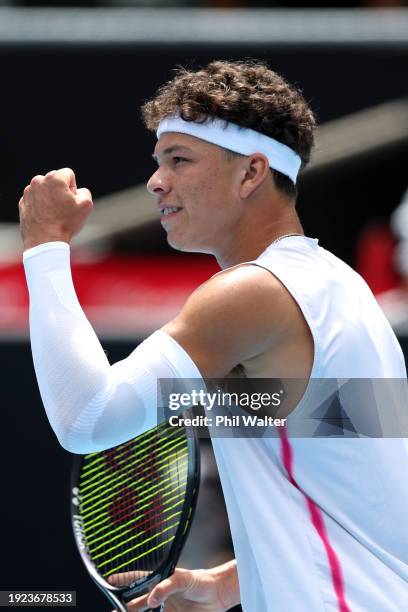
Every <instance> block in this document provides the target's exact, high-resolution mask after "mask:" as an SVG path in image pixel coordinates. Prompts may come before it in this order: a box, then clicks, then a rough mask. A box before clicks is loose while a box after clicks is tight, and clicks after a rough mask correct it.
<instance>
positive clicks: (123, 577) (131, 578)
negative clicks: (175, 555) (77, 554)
mask: <svg viewBox="0 0 408 612" xmlns="http://www.w3.org/2000/svg"><path fill="white" fill-rule="evenodd" d="M78 191H80V190H78ZM150 574H151V572H145V571H141V570H133V571H131V572H122V573H121V574H112V575H111V576H109V578H108V582H109V584H111V585H112V586H125V585H129V584H131V583H132V582H136V580H140V578H145V577H146V576H149V575H150Z"/></svg>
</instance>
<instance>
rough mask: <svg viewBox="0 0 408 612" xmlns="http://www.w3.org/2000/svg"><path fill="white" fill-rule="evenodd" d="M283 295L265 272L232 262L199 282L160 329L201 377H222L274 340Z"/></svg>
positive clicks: (284, 310) (281, 324) (283, 323)
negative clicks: (230, 265) (203, 281)
mask: <svg viewBox="0 0 408 612" xmlns="http://www.w3.org/2000/svg"><path fill="white" fill-rule="evenodd" d="M289 300H290V301H291V302H293V300H292V298H291V297H290V295H289V294H288V292H287V291H286V289H284V287H283V285H282V284H281V283H280V281H278V279H277V278H276V277H275V276H273V275H272V274H271V273H270V272H268V271H267V270H264V269H263V268H260V267H258V266H254V265H244V266H238V267H236V268H233V269H231V270H228V271H226V272H224V273H220V274H218V275H216V276H215V277H213V278H211V279H210V280H209V281H207V282H206V283H204V285H201V287H199V288H198V289H197V290H196V291H195V292H194V293H193V294H192V295H191V296H190V298H189V299H188V300H187V302H186V304H185V305H184V307H183V309H182V310H181V312H180V313H179V315H178V316H177V317H176V318H175V319H173V320H172V321H171V322H170V323H168V324H167V325H166V326H164V328H163V331H165V332H166V333H168V334H169V335H170V336H172V337H173V338H174V339H175V340H176V341H177V342H178V343H179V344H180V345H181V346H182V347H183V348H184V349H185V350H186V351H187V353H188V354H189V356H190V357H191V359H192V360H193V361H194V363H195V364H196V366H197V367H198V369H199V370H200V372H201V374H202V376H203V377H205V378H212V377H214V378H218V377H223V376H225V375H227V374H228V372H230V371H231V370H232V368H234V367H235V366H236V365H237V364H239V363H241V362H242V361H244V360H246V359H249V358H251V357H253V356H255V355H259V354H261V353H263V352H264V351H266V350H268V349H269V348H271V347H272V346H273V344H274V343H275V342H278V340H279V338H280V337H281V335H282V333H284V330H285V329H286V328H287V325H288V323H289V319H290V312H289V311H288V302H289ZM289 310H290V309H289Z"/></svg>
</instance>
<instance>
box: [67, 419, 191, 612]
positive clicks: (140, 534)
mask: <svg viewBox="0 0 408 612" xmlns="http://www.w3.org/2000/svg"><path fill="white" fill-rule="evenodd" d="M199 465H200V464H199V446H198V441H197V437H196V432H195V430H194V429H193V428H189V427H184V426H180V427H173V426H170V425H169V424H168V423H163V424H162V425H159V426H158V427H157V428H155V429H152V430H150V431H148V432H146V433H145V434H142V435H140V436H138V437H137V438H134V439H132V440H130V441H129V442H126V443H124V444H120V445H118V446H115V447H114V448H111V449H109V450H106V451H101V452H98V453H91V454H89V455H84V456H80V455H78V456H76V457H75V459H74V466H73V470H72V481H71V490H72V495H71V518H72V526H73V531H74V536H75V541H76V544H77V547H78V550H79V553H80V555H81V558H82V561H83V562H84V564H85V567H86V569H87V570H88V572H89V574H90V575H91V577H92V578H93V580H94V581H95V582H96V584H97V585H98V587H100V589H101V590H102V591H103V593H104V594H105V595H106V596H107V598H108V599H109V600H110V602H111V603H112V604H113V605H114V606H115V608H116V609H117V610H118V611H119V612H126V609H127V608H126V603H127V602H129V601H130V600H131V599H133V598H135V597H137V596H140V595H145V594H146V593H148V592H149V591H150V590H151V589H152V588H153V587H154V586H156V584H157V583H158V582H160V581H161V580H164V579H165V578H167V577H168V576H169V575H170V574H172V573H173V571H174V568H175V566H176V564H177V561H178V558H179V556H180V553H181V550H182V547H183V545H184V542H185V540H186V538H187V535H188V531H189V528H190V525H191V521H192V518H193V514H194V509H195V505H196V500H197V494H198V486H199V477H200V476H199ZM108 580H110V582H111V583H114V585H115V586H113V585H112V584H111V583H110V582H108ZM156 610H157V611H159V610H163V606H161V607H160V608H156Z"/></svg>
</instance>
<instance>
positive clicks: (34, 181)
mask: <svg viewBox="0 0 408 612" xmlns="http://www.w3.org/2000/svg"><path fill="white" fill-rule="evenodd" d="M43 180H44V176H43V175H42V174H36V175H35V176H33V178H32V179H31V182H30V186H31V187H35V186H36V185H41V183H42V182H43Z"/></svg>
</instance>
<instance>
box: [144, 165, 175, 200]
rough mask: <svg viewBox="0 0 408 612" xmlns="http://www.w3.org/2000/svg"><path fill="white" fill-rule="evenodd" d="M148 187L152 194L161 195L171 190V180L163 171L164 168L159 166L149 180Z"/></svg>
mask: <svg viewBox="0 0 408 612" xmlns="http://www.w3.org/2000/svg"><path fill="white" fill-rule="evenodd" d="M146 187H147V191H148V192H149V193H151V194H152V195H160V194H163V193H168V192H169V191H170V185H169V180H168V178H167V177H166V175H165V173H164V172H163V168H157V170H156V172H154V173H153V174H152V176H151V177H150V178H149V180H148V181H147V185H146Z"/></svg>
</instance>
